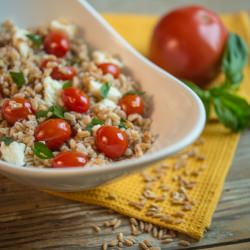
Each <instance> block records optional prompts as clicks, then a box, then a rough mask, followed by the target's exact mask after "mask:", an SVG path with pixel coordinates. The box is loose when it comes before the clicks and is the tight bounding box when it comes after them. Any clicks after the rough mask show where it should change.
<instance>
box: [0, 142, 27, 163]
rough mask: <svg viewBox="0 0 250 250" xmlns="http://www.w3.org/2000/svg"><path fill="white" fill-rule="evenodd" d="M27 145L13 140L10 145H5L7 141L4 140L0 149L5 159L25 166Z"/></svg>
mask: <svg viewBox="0 0 250 250" xmlns="http://www.w3.org/2000/svg"><path fill="white" fill-rule="evenodd" d="M25 147H26V146H25V144H23V143H19V142H12V143H10V144H9V145H5V143H4V142H2V143H1V148H0V150H1V153H2V157H3V159H4V160H5V161H7V162H9V163H13V164H16V165H18V166H23V165H24V164H25V161H24V158H25V157H24V151H25Z"/></svg>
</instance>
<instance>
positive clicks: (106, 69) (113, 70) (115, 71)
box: [98, 63, 121, 78]
mask: <svg viewBox="0 0 250 250" xmlns="http://www.w3.org/2000/svg"><path fill="white" fill-rule="evenodd" d="M98 68H100V69H101V70H102V73H103V74H104V75H105V74H111V75H113V76H114V78H118V77H119V75H120V73H121V70H120V67H119V66H118V65H116V64H113V63H101V64H98Z"/></svg>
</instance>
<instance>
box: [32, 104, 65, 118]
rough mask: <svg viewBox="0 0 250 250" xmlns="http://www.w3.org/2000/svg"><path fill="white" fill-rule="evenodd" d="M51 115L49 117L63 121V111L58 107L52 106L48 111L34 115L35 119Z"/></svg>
mask: <svg viewBox="0 0 250 250" xmlns="http://www.w3.org/2000/svg"><path fill="white" fill-rule="evenodd" d="M49 113H52V115H51V117H56V118H62V119H64V109H63V108H62V107H61V106H59V105H53V106H51V107H50V108H49V109H48V110H41V111H38V112H37V113H36V118H37V119H39V118H42V117H45V118H48V114H49Z"/></svg>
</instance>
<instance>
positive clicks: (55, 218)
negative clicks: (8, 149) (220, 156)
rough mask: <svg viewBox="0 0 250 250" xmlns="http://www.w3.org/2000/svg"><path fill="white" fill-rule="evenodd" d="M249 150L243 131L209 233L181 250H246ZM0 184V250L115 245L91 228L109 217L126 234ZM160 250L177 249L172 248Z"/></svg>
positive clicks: (84, 211) (235, 4) (85, 212)
mask: <svg viewBox="0 0 250 250" xmlns="http://www.w3.org/2000/svg"><path fill="white" fill-rule="evenodd" d="M90 2H92V3H93V4H94V5H95V7H97V8H98V7H99V8H100V9H101V10H109V11H112V10H115V11H120V10H122V8H123V9H125V10H126V12H128V11H132V12H135V11H133V10H136V11H138V10H140V11H141V12H143V13H145V12H148V10H150V11H151V12H152V13H159V12H162V9H163V8H166V9H167V7H168V6H169V5H171V4H172V5H173V1H171V3H170V1H166V0H164V1H163V0H154V1H147V0H136V1H119V4H120V3H121V6H120V5H119V4H117V2H118V1H117V0H116V1H115V0H105V1H101V0H98V1H97V0H92V1H90ZM103 2H104V3H105V4H104V3H103ZM125 2H126V3H125ZM132 2H133V4H132ZM196 2H197V1H196ZM208 2H209V3H208ZM211 2H212V3H211ZM215 2H217V3H215ZM180 3H181V1H179V0H176V1H174V5H178V4H180ZM199 3H204V4H207V5H209V7H210V8H213V7H214V8H215V9H217V10H222V9H221V6H223V5H222V3H225V8H226V10H234V9H237V8H244V7H245V8H247V7H249V9H250V4H249V0H238V1H232V0H231V1H230V0H221V1H204V0H203V1H199ZM226 3H227V4H226ZM213 4H214V5H213ZM139 6H141V8H138V7H139ZM163 6H164V7H163ZM249 147H250V132H249V131H248V132H245V133H243V134H242V137H241V140H240V144H239V147H238V150H237V153H236V155H235V159H234V162H233V164H232V168H231V170H230V173H229V175H228V177H227V179H226V183H225V187H224V192H223V195H222V198H221V201H220V203H219V205H218V207H217V210H216V213H215V215H214V218H213V223H212V226H211V228H210V229H209V230H208V232H207V233H206V235H205V238H204V239H203V240H201V241H200V242H197V243H194V244H192V245H191V246H190V247H188V248H186V249H208V248H209V249H216V250H225V249H230V250H234V249H250V169H249V163H250V154H249ZM0 183H1V184H0V249H6V250H11V249H18V250H19V249H20V250H21V249H24V250H28V249H67V250H73V249H93V250H94V249H100V246H101V244H102V241H103V240H104V239H107V240H111V239H114V238H115V236H116V234H117V232H113V231H112V230H110V229H106V230H104V231H102V232H100V233H99V234H97V233H94V232H93V229H92V228H91V227H90V225H91V224H93V223H95V224H102V223H103V222H104V221H105V220H107V219H111V218H114V217H117V218H120V219H122V225H121V227H120V228H119V231H120V232H123V233H124V234H129V233H130V229H129V223H128V219H127V218H125V217H123V216H121V215H118V214H115V213H112V212H111V211H110V210H108V209H105V208H101V207H97V206H92V205H85V204H82V203H77V202H71V201H68V200H64V199H61V198H57V197H53V196H50V195H48V194H46V193H43V192H39V191H37V190H34V189H33V188H30V187H25V186H23V185H20V184H18V183H15V182H13V181H11V180H8V179H7V178H5V177H3V176H0ZM180 237H182V236H180ZM138 238H139V239H140V240H142V239H150V240H151V241H152V242H153V243H154V246H159V242H158V241H157V240H154V239H153V238H152V237H151V236H149V235H146V234H142V235H140V236H139V237H138ZM128 249H131V250H132V249H137V247H131V248H128ZM161 249H180V247H179V246H178V245H177V244H176V243H171V244H170V245H167V246H162V248H161Z"/></svg>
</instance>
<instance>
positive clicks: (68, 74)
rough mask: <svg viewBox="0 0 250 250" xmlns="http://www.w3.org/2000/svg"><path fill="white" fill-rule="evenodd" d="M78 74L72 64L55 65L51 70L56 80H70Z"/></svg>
mask: <svg viewBox="0 0 250 250" xmlns="http://www.w3.org/2000/svg"><path fill="white" fill-rule="evenodd" d="M75 75H76V69H75V68H74V67H71V66H64V67H55V68H53V70H52V72H51V77H52V78H53V79H55V80H62V81H70V80H72V79H73V78H74V76H75Z"/></svg>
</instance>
